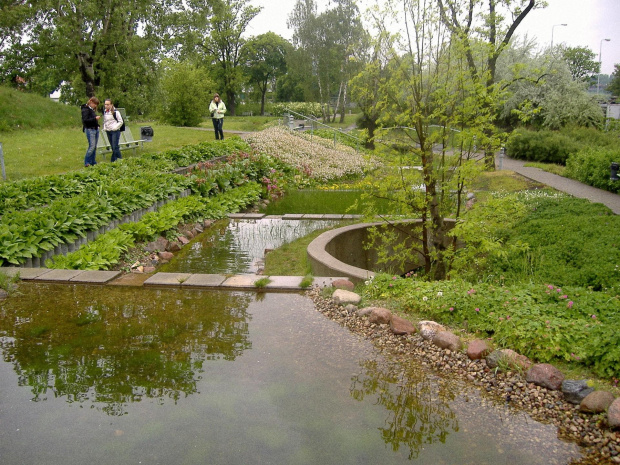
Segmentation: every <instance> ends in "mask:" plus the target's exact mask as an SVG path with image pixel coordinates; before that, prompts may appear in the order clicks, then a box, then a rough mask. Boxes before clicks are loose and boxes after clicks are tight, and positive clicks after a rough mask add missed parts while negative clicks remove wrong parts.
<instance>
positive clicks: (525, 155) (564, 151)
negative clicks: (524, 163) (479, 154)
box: [506, 128, 580, 165]
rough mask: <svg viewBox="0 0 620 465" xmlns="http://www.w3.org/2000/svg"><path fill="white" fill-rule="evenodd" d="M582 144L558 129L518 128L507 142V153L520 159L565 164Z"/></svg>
mask: <svg viewBox="0 0 620 465" xmlns="http://www.w3.org/2000/svg"><path fill="white" fill-rule="evenodd" d="M579 148H580V144H579V143H577V142H576V141H575V140H573V139H572V138H571V137H569V136H568V135H564V134H561V133H559V132H556V131H530V130H527V129H521V128H520V129H517V130H515V131H514V132H513V133H512V134H511V136H510V137H509V138H508V141H507V142H506V155H508V156H509V157H511V158H516V159H518V160H528V161H540V162H546V163H556V164H561V165H564V164H566V160H567V159H568V157H569V156H570V155H571V154H573V153H576V152H577V151H578V150H579Z"/></svg>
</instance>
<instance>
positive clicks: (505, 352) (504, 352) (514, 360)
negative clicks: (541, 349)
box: [485, 349, 532, 371]
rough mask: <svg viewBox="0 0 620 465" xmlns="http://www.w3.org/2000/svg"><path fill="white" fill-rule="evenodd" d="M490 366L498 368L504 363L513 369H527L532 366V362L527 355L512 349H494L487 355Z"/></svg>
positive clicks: (486, 358)
mask: <svg viewBox="0 0 620 465" xmlns="http://www.w3.org/2000/svg"><path fill="white" fill-rule="evenodd" d="M485 361H486V362H487V366H488V367H489V368H497V367H500V365H504V367H505V368H508V369H511V370H520V371H527V370H529V369H530V366H532V362H531V361H530V360H529V359H528V358H527V357H526V356H525V355H521V354H518V353H516V352H515V351H514V350H512V349H500V350H494V351H493V352H491V353H490V354H489V355H487V356H486V357H485Z"/></svg>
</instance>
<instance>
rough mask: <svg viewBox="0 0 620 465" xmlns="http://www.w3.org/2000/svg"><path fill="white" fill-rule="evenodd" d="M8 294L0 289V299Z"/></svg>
mask: <svg viewBox="0 0 620 465" xmlns="http://www.w3.org/2000/svg"><path fill="white" fill-rule="evenodd" d="M8 296H9V293H8V292H7V291H5V290H4V289H0V300H4V299H6V298H7V297H8Z"/></svg>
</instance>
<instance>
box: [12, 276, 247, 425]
mask: <svg viewBox="0 0 620 465" xmlns="http://www.w3.org/2000/svg"><path fill="white" fill-rule="evenodd" d="M83 289H84V287H83V286H66V287H65V286H63V287H58V286H52V285H39V286H36V287H35V288H33V289H32V290H31V292H28V295H23V296H21V297H16V298H15V299H12V300H13V301H12V304H13V305H10V306H9V305H5V306H3V307H2V318H1V319H0V347H1V348H2V352H3V354H4V359H5V360H6V361H10V362H12V363H13V365H14V368H15V371H16V372H17V374H18V376H19V384H20V385H22V386H26V385H27V386H30V387H31V388H32V393H33V395H34V397H33V398H32V400H33V401H35V402H37V401H40V400H43V399H45V398H46V397H47V396H49V395H53V396H54V397H66V399H67V400H68V401H69V402H80V403H83V402H86V401H89V400H90V401H92V402H96V403H103V404H104V405H105V406H104V407H103V409H104V410H105V411H106V412H107V413H109V414H111V415H121V414H123V413H124V410H125V409H124V405H125V404H127V403H129V402H137V401H140V400H141V399H142V398H143V397H147V398H156V399H159V400H160V402H162V403H163V402H164V401H165V400H166V399H173V400H175V401H176V400H177V399H179V397H181V396H182V395H185V396H186V395H188V394H192V393H194V392H196V383H197V380H198V379H199V373H200V372H201V370H202V364H203V362H204V361H205V360H217V359H224V360H234V359H235V358H236V357H237V356H239V354H241V353H242V352H243V351H244V350H245V349H248V348H250V347H251V343H250V342H249V340H248V319H249V316H248V314H247V312H246V308H247V305H248V303H249V301H250V297H249V296H248V295H247V294H235V293H230V294H217V293H208V292H200V291H199V292H194V293H182V292H180V290H165V291H163V290H147V289H143V290H142V292H141V293H140V299H139V300H130V301H127V300H126V299H125V296H126V295H127V294H126V293H122V292H121V293H118V292H115V291H114V290H112V289H110V288H106V292H105V294H100V289H101V288H94V289H91V291H92V293H90V294H88V295H85V294H84V293H83Z"/></svg>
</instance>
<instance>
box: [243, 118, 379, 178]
mask: <svg viewBox="0 0 620 465" xmlns="http://www.w3.org/2000/svg"><path fill="white" fill-rule="evenodd" d="M246 140H247V141H248V142H249V143H250V145H251V146H252V149H253V150H255V151H256V152H258V153H264V154H267V155H270V156H272V157H274V158H277V159H279V160H281V161H282V162H284V163H286V164H288V165H291V166H293V167H294V169H295V170H297V171H298V172H299V173H303V174H304V175H306V176H308V177H310V178H312V179H315V180H317V181H321V182H326V181H330V180H334V179H338V178H345V177H349V176H359V175H362V174H364V173H365V172H367V171H368V170H370V169H373V168H375V167H376V166H377V162H376V161H375V160H373V159H371V158H369V157H367V156H365V155H364V154H362V153H360V152H356V151H355V149H353V148H351V147H346V146H344V145H340V144H336V146H335V147H334V144H333V142H330V141H327V140H325V139H322V138H320V137H313V138H312V140H311V137H310V135H309V134H304V133H293V132H291V131H290V130H288V129H285V128H282V127H273V128H269V129H265V130H264V131H260V132H257V133H254V134H252V135H251V136H249V137H248V138H247V139H246Z"/></svg>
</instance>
